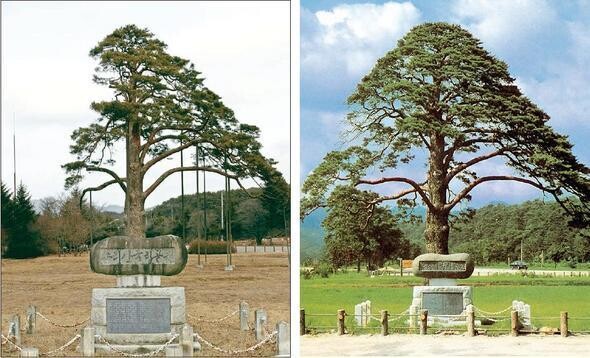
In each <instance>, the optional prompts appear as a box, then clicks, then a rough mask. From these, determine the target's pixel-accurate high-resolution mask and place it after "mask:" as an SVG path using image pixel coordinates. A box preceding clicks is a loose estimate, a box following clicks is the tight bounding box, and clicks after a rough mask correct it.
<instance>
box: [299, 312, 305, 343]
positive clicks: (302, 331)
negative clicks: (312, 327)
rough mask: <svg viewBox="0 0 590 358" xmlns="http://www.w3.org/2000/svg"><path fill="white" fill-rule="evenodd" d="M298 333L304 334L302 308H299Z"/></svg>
mask: <svg viewBox="0 0 590 358" xmlns="http://www.w3.org/2000/svg"><path fill="white" fill-rule="evenodd" d="M299 335H300V336H304V335H305V310H304V309H303V308H302V309H300V310H299Z"/></svg>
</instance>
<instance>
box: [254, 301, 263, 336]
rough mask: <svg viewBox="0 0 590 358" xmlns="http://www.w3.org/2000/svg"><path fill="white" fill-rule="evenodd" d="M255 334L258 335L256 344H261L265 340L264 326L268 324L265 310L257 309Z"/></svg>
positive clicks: (255, 313)
mask: <svg viewBox="0 0 590 358" xmlns="http://www.w3.org/2000/svg"><path fill="white" fill-rule="evenodd" d="M254 321H255V322H256V325H255V326H254V333H255V335H256V342H260V341H262V340H263V339H264V324H265V323H266V311H265V310H263V309H257V310H256V311H254Z"/></svg>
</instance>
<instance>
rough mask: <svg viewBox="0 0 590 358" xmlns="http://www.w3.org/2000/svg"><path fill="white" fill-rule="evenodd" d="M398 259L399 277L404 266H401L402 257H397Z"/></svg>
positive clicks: (401, 275)
mask: <svg viewBox="0 0 590 358" xmlns="http://www.w3.org/2000/svg"><path fill="white" fill-rule="evenodd" d="M397 259H398V261H399V277H403V276H404V267H403V266H402V260H403V259H402V258H401V257H398V258H397Z"/></svg>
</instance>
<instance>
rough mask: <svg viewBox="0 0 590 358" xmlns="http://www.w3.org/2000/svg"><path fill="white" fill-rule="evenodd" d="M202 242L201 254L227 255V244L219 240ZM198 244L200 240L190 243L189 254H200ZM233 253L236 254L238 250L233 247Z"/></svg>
mask: <svg viewBox="0 0 590 358" xmlns="http://www.w3.org/2000/svg"><path fill="white" fill-rule="evenodd" d="M200 241H201V254H204V253H205V252H207V254H225V253H227V242H226V241H219V240H215V241H212V240H207V241H205V240H200ZM198 242H199V240H193V241H191V242H190V244H189V247H188V253H189V254H196V253H198ZM232 252H236V248H235V247H232Z"/></svg>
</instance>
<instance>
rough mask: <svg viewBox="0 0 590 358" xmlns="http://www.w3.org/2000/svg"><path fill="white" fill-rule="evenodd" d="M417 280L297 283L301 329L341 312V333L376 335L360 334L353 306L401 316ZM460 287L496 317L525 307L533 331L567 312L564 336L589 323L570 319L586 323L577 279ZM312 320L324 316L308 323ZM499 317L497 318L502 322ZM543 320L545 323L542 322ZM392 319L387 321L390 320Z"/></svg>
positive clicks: (326, 322) (584, 288) (476, 280)
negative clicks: (514, 305) (302, 319)
mask: <svg viewBox="0 0 590 358" xmlns="http://www.w3.org/2000/svg"><path fill="white" fill-rule="evenodd" d="M422 282H423V280H422V279H421V278H417V277H401V278H400V277H392V276H378V277H367V276H366V275H362V274H356V273H344V274H337V275H333V276H331V277H329V278H312V279H307V280H304V279H302V280H301V307H302V308H304V309H305V311H306V325H307V326H309V327H314V326H318V327H333V328H334V329H335V328H336V312H337V310H338V309H345V310H346V312H347V313H348V314H349V315H350V316H349V317H348V318H347V327H349V328H352V330H354V331H355V332H361V331H367V332H378V329H377V327H378V326H379V323H378V322H377V321H376V320H373V321H372V322H371V326H373V327H375V329H360V328H358V327H356V325H355V323H354V318H353V317H352V315H353V314H354V305H355V304H358V303H360V302H362V301H366V300H370V301H371V302H372V313H373V315H374V316H375V317H379V311H380V310H383V309H386V310H388V311H389V313H390V314H397V313H400V312H402V311H404V310H406V309H407V308H408V307H409V306H410V303H411V299H412V286H413V285H420V284H422ZM459 283H460V284H469V285H473V286H474V292H473V296H474V304H475V306H476V307H478V308H480V309H482V310H485V311H488V312H496V311H499V310H502V309H504V308H506V307H508V306H510V305H511V303H512V301H513V300H520V301H524V302H525V303H527V304H530V305H531V313H532V317H533V319H532V320H533V325H534V326H536V327H542V326H550V327H559V314H560V312H561V311H568V313H569V317H570V330H574V331H577V330H584V331H587V330H590V320H576V318H587V317H590V300H589V299H588V297H590V279H588V278H583V277H571V278H570V277H566V278H553V277H551V278H539V277H536V278H531V277H522V276H513V275H503V276H490V277H472V278H470V279H467V280H459ZM313 314H330V316H320V317H314V316H313ZM509 315H510V313H509V312H503V313H502V317H500V319H502V318H508V317H509ZM546 317H549V318H546ZM392 318H393V317H392ZM405 321H406V318H401V319H399V320H398V321H397V322H391V323H390V326H392V327H394V326H405V325H406V323H405ZM485 327H488V328H492V329H506V330H507V329H509V327H510V322H509V320H505V321H501V322H498V323H496V324H494V325H491V326H485Z"/></svg>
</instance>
